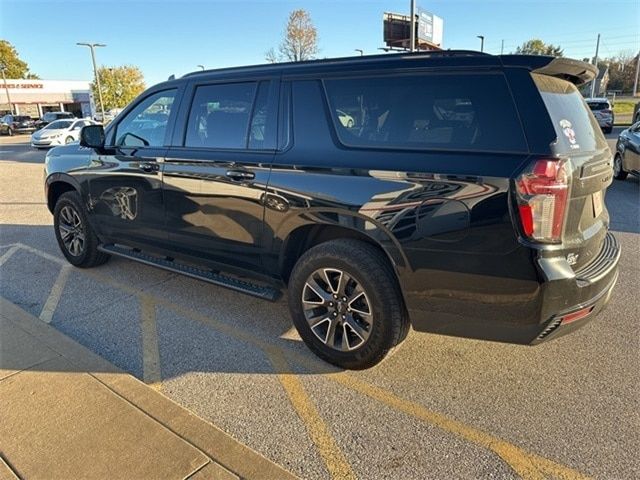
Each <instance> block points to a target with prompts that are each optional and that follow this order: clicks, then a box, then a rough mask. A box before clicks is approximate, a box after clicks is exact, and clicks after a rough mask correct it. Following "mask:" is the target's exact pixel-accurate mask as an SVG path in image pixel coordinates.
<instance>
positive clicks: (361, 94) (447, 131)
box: [325, 74, 527, 152]
mask: <svg viewBox="0 0 640 480" xmlns="http://www.w3.org/2000/svg"><path fill="white" fill-rule="evenodd" d="M325 89H326V92H327V96H328V101H329V107H330V111H331V114H332V116H333V121H334V125H335V127H336V131H337V134H338V138H339V139H340V141H341V142H342V143H343V144H345V145H347V146H354V147H383V148H385V147H386V148H410V149H425V150H430V149H434V150H438V149H442V150H476V151H493V152H495V151H501V152H524V151H526V150H527V145H526V141H525V138H524V133H523V132H522V128H521V126H520V121H519V119H518V115H517V112H516V109H515V106H514V104H513V100H512V98H511V95H510V93H509V89H508V86H507V83H506V80H505V78H504V76H503V75H500V74H458V75H446V74H430V75H405V76H385V77H358V78H348V79H331V80H325Z"/></svg>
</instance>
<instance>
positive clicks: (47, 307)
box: [40, 265, 71, 323]
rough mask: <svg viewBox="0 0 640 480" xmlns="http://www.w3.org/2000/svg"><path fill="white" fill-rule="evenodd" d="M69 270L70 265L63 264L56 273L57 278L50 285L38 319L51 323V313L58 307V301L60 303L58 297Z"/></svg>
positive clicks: (65, 282)
mask: <svg viewBox="0 0 640 480" xmlns="http://www.w3.org/2000/svg"><path fill="white" fill-rule="evenodd" d="M70 272H71V267H70V266H69V265H63V266H62V268H61V269H60V273H58V278H56V281H55V283H54V284H53V287H51V292H50V293H49V298H47V301H46V302H45V304H44V306H43V307H42V311H41V312H40V320H42V321H43V322H45V323H51V320H52V319H53V314H54V313H55V311H56V308H58V303H60V298H61V297H62V291H63V290H64V287H65V285H66V284H67V279H68V278H69V273H70Z"/></svg>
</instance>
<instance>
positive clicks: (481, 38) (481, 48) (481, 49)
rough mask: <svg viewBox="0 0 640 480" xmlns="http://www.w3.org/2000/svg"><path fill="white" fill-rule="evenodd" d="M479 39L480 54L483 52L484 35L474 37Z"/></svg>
mask: <svg viewBox="0 0 640 480" xmlns="http://www.w3.org/2000/svg"><path fill="white" fill-rule="evenodd" d="M476 37H477V38H479V39H480V52H484V35H476Z"/></svg>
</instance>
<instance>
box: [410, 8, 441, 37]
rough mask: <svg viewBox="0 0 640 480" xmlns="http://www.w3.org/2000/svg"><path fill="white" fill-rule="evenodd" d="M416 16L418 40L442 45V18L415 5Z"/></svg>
mask: <svg viewBox="0 0 640 480" xmlns="http://www.w3.org/2000/svg"><path fill="white" fill-rule="evenodd" d="M416 15H417V17H418V42H427V43H430V44H432V45H438V46H441V45H442V31H443V22H442V18H440V17H438V16H436V15H434V14H433V13H431V12H427V11H426V10H425V9H423V8H421V7H416Z"/></svg>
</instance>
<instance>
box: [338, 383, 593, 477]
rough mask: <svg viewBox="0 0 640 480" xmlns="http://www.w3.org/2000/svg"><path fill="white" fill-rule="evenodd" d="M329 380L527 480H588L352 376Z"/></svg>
mask: <svg viewBox="0 0 640 480" xmlns="http://www.w3.org/2000/svg"><path fill="white" fill-rule="evenodd" d="M327 378H329V379H331V380H333V381H335V382H338V383H339V384H340V385H343V386H345V387H347V388H349V389H351V390H355V391H356V392H359V393H361V394H363V395H366V396H368V397H370V398H373V399H375V400H378V401H379V402H381V403H384V404H385V405H388V406H390V407H392V408H394V409H395V410H399V411H401V412H404V413H406V414H408V415H411V416H412V417H414V418H417V419H419V420H422V421H424V422H426V423H429V424H431V425H434V426H436V427H438V428H440V429H442V430H444V431H447V432H450V433H453V434H456V435H458V436H460V437H462V438H464V439H465V440H467V441H469V442H471V443H475V444H476V445H480V446H482V447H485V448H487V449H489V450H491V451H493V452H494V453H496V454H497V455H498V456H500V458H502V459H503V460H504V461H505V462H506V463H507V464H508V465H509V466H510V467H511V468H513V470H514V471H515V472H516V473H517V474H518V475H519V476H520V477H522V478H523V479H525V480H529V479H531V480H533V479H544V478H547V477H548V476H551V477H555V478H561V479H563V480H564V479H566V480H579V479H580V480H582V479H587V478H589V477H586V476H585V475H583V474H581V473H580V472H578V471H576V470H573V469H571V468H569V467H565V466H563V465H560V464H558V463H555V462H552V461H551V460H548V459H546V458H543V457H540V456H539V455H536V454H532V453H529V452H526V451H525V450H523V449H521V448H519V447H516V446H515V445H512V444H510V443H507V442H505V441H503V440H500V439H499V438H497V437H494V436H492V435H490V434H488V433H485V432H483V431H482V430H478V429H477V428H474V427H471V426H469V425H465V424H464V423H462V422H459V421H457V420H453V419H451V418H449V417H447V416H445V415H442V414H440V413H436V412H432V411H430V410H428V409H426V408H425V407H423V406H422V405H419V404H417V403H414V402H411V401H408V400H404V399H402V398H400V397H397V396H396V395H394V394H393V393H391V392H388V391H386V390H383V389H381V388H379V387H376V386H374V385H371V384H369V383H366V382H363V381H361V380H358V379H357V378H355V377H354V376H353V375H349V374H345V373H333V374H329V375H327Z"/></svg>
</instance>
